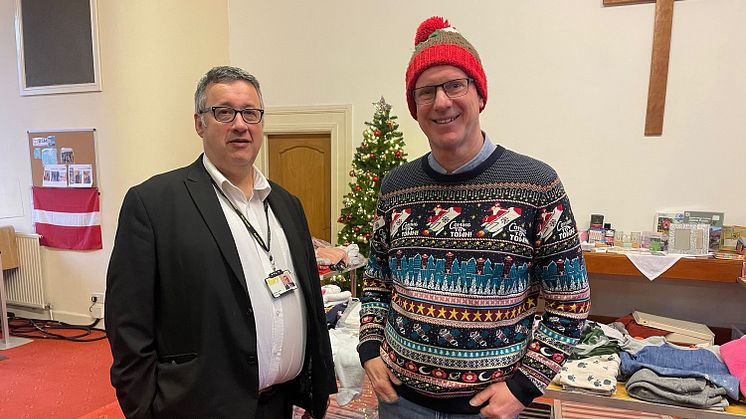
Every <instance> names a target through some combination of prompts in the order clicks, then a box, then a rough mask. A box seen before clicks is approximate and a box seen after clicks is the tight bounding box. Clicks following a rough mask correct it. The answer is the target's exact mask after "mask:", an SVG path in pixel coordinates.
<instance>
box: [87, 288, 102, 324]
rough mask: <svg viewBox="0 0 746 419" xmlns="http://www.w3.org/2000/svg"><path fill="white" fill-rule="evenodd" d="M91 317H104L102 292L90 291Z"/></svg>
mask: <svg viewBox="0 0 746 419" xmlns="http://www.w3.org/2000/svg"><path fill="white" fill-rule="evenodd" d="M89 311H90V312H91V317H93V318H94V319H103V318H104V293H103V292H94V293H91V308H90V310H89Z"/></svg>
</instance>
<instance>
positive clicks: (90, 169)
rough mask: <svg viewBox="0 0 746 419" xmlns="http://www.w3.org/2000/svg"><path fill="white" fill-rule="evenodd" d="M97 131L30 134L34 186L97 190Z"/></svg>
mask: <svg viewBox="0 0 746 419" xmlns="http://www.w3.org/2000/svg"><path fill="white" fill-rule="evenodd" d="M95 134H96V130H95V129H83V130H64V131H29V132H28V144H29V153H30V155H29V156H30V158H31V178H32V182H33V185H34V186H44V187H57V188H92V187H97V186H98V185H97V180H96V146H95Z"/></svg>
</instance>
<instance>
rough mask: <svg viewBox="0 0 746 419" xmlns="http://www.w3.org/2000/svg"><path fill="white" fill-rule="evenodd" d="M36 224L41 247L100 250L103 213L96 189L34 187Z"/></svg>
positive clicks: (34, 216)
mask: <svg viewBox="0 0 746 419" xmlns="http://www.w3.org/2000/svg"><path fill="white" fill-rule="evenodd" d="M32 218H33V221H34V224H35V225H36V233H37V234H39V235H41V241H40V242H41V244H42V246H49V247H56V248H59V249H72V250H95V249H101V248H102V246H101V211H100V210H99V199H98V189H97V188H74V189H72V188H43V187H39V186H34V212H33V216H32Z"/></svg>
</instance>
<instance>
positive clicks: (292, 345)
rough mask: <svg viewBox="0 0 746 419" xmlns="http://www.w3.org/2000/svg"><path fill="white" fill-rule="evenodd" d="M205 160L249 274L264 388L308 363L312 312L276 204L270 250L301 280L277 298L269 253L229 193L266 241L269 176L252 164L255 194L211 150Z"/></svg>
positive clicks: (279, 265)
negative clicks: (308, 328) (269, 282)
mask: <svg viewBox="0 0 746 419" xmlns="http://www.w3.org/2000/svg"><path fill="white" fill-rule="evenodd" d="M203 163H204V165H205V168H206V169H207V172H208V173H209V174H210V176H211V177H212V179H213V180H214V181H215V185H218V186H219V187H220V189H221V190H222V191H223V194H225V196H223V194H221V193H220V192H219V191H218V190H217V189H215V194H216V196H217V197H218V200H219V201H220V205H221V207H222V208H223V213H224V214H225V218H226V219H227V220H228V226H229V227H230V229H231V234H232V235H233V240H234V241H235V243H236V248H237V249H238V255H239V257H240V259H241V266H242V268H243V273H244V276H245V277H246V285H247V288H248V290H249V298H250V300H251V306H252V308H253V310H254V322H255V324H256V330H257V336H256V341H257V348H256V349H257V358H258V362H259V389H260V390H261V389H264V388H267V387H269V386H271V385H274V384H280V383H284V382H286V381H289V380H292V379H293V378H295V377H296V376H297V375H298V374H299V373H300V371H301V369H302V368H303V361H304V359H305V356H304V355H305V348H306V339H307V336H306V335H307V331H306V324H307V313H306V306H305V304H304V303H303V294H302V291H301V287H300V283H299V281H298V277H297V275H296V274H295V267H294V266H293V261H292V259H291V257H290V248H289V246H288V242H287V238H286V237H285V232H284V231H283V229H282V226H281V225H280V223H279V222H278V221H277V218H276V217H275V215H274V213H273V212H272V208H269V207H268V216H269V224H270V227H271V233H272V239H271V241H270V253H271V254H272V257H273V259H274V263H275V266H276V267H277V269H281V270H288V271H290V276H291V278H292V280H293V281H294V282H295V283H296V284H298V288H296V289H295V290H293V291H291V292H287V293H285V294H283V295H281V296H280V297H278V298H275V297H273V296H272V293H271V292H270V290H269V288H268V286H267V284H266V283H265V282H264V279H265V278H267V276H268V275H269V274H270V273H271V272H272V271H273V270H274V269H273V268H272V265H271V264H270V261H269V254H268V253H267V252H266V251H265V250H264V249H263V248H262V247H261V246H260V245H259V243H257V242H256V240H255V239H254V238H253V237H252V235H251V234H250V233H249V231H248V230H247V228H246V226H245V225H244V223H243V221H241V218H240V217H239V216H238V214H236V211H235V210H234V209H233V208H232V207H231V204H230V203H228V201H227V200H226V197H227V198H228V199H230V201H231V203H232V204H233V206H234V207H235V208H236V209H238V210H239V211H241V213H242V214H243V215H244V216H245V217H246V219H248V220H249V223H251V225H252V226H253V227H254V229H255V230H256V231H257V233H258V234H259V236H260V237H261V238H262V240H264V243H265V244H266V243H267V215H265V212H264V205H263V201H264V200H265V199H267V196H268V195H269V193H270V191H271V186H270V184H269V182H268V181H267V178H266V177H264V175H263V174H262V173H261V172H260V171H259V170H258V169H257V168H256V167H253V170H254V190H253V193H252V195H251V196H249V197H246V195H245V194H244V193H243V192H242V191H241V189H239V188H238V187H237V186H236V185H234V184H233V183H231V181H229V180H228V179H227V178H226V177H225V176H223V174H222V173H220V171H219V170H218V169H217V167H215V165H214V164H212V162H211V161H210V160H209V159H208V158H207V156H206V155H205V156H203ZM290 234H294V232H290ZM216 327H218V326H216Z"/></svg>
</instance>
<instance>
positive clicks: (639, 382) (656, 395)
mask: <svg viewBox="0 0 746 419" xmlns="http://www.w3.org/2000/svg"><path fill="white" fill-rule="evenodd" d="M624 387H625V388H626V389H627V393H629V395H630V396H631V397H634V398H636V399H640V400H645V401H648V402H654V403H664V404H673V405H676V406H684V407H695V408H700V409H711V410H719V411H722V410H725V408H726V407H728V405H729V403H728V400H727V399H726V398H725V395H726V391H725V389H724V388H722V387H718V386H715V385H712V384H710V383H709V382H708V381H707V380H705V379H704V378H686V377H664V376H660V375H658V374H656V373H655V372H654V371H652V370H649V369H647V368H641V369H639V370H637V372H635V373H634V374H632V376H631V377H630V378H629V380H627V384H625V386H624Z"/></svg>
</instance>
